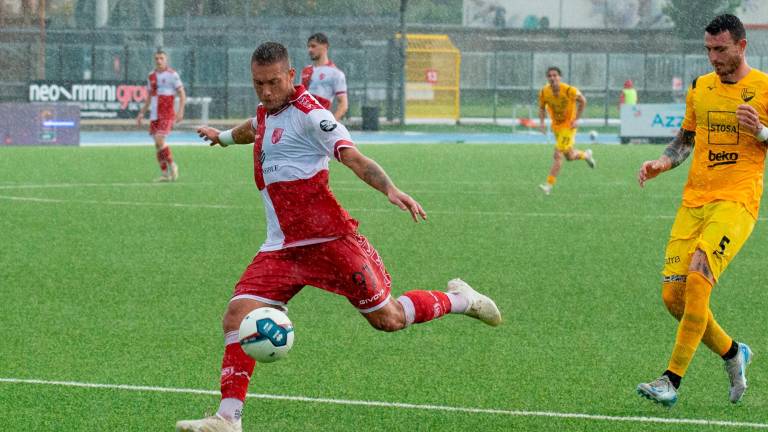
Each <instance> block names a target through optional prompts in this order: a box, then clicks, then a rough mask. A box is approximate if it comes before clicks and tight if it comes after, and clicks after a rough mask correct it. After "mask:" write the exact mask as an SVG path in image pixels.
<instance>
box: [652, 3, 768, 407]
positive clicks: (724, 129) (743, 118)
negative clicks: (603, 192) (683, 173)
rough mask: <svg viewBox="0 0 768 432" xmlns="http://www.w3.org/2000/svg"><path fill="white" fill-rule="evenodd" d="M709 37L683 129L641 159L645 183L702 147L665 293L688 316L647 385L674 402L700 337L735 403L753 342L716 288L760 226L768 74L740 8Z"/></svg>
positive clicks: (672, 308) (671, 251) (677, 312)
mask: <svg viewBox="0 0 768 432" xmlns="http://www.w3.org/2000/svg"><path fill="white" fill-rule="evenodd" d="M704 45H705V46H706V49H707V52H708V56H709V61H710V63H711V64H712V66H713V67H714V68H715V70H714V72H711V73H709V74H706V75H702V76H700V77H698V78H696V79H695V80H693V83H692V84H691V87H690V88H689V89H688V96H687V98H686V101H685V103H686V110H685V119H684V121H683V124H682V128H681V129H680V132H679V133H678V134H677V137H676V138H675V139H674V140H673V141H672V142H671V143H670V144H669V146H667V148H666V150H665V151H664V154H663V155H662V156H661V157H660V158H659V159H656V160H652V161H646V162H644V163H643V165H642V166H641V168H640V172H639V173H638V180H639V182H640V186H643V184H644V183H645V182H646V181H647V180H649V179H652V178H654V177H656V176H657V175H659V174H660V173H662V172H664V171H667V170H669V169H672V168H675V167H676V166H678V165H680V164H681V163H682V162H683V161H684V160H685V159H686V158H687V157H688V155H689V154H690V153H691V152H693V161H692V162H691V169H690V172H689V174H688V182H687V183H686V184H685V189H684V190H683V203H682V206H681V207H680V209H679V210H678V212H677V216H676V218H675V222H674V224H673V225H672V232H671V234H670V238H669V243H668V244H667V249H666V254H665V264H664V270H663V272H662V274H663V283H662V298H663V300H664V303H665V304H666V306H667V309H668V310H669V312H670V313H671V314H672V315H673V316H674V317H675V318H677V319H678V320H679V321H680V324H679V325H678V328H677V337H676V339H675V346H674V349H673V350H672V356H671V358H670V360H669V365H668V366H667V370H666V371H665V372H664V374H663V375H662V376H661V377H660V378H658V379H656V380H655V381H652V382H649V383H643V384H640V385H639V386H638V387H637V391H638V393H639V394H640V395H641V396H644V397H646V398H648V399H651V400H653V401H655V402H658V403H662V404H664V405H667V406H672V405H673V404H674V403H675V402H676V401H677V390H678V388H679V387H680V381H681V379H682V377H683V376H684V375H685V371H686V369H687V368H688V365H689V364H690V362H691V360H692V358H693V355H694V353H695V352H696V349H697V347H698V346H699V344H700V342H704V344H705V345H706V346H707V347H708V348H709V349H710V350H711V351H713V352H714V353H716V354H717V355H719V356H721V357H722V358H723V360H725V370H726V372H727V373H728V378H729V379H730V394H729V398H730V401H731V402H734V403H735V402H738V401H739V400H741V397H742V395H743V394H744V391H745V390H746V389H747V380H746V376H745V372H746V368H747V366H748V365H749V363H750V361H751V360H752V351H751V350H750V348H749V346H747V345H746V344H744V343H739V342H736V341H734V340H733V339H732V338H731V337H730V336H729V335H728V334H727V333H726V332H725V331H724V330H723V329H722V328H721V327H720V326H719V325H718V323H717V321H715V318H714V316H713V315H712V311H711V310H710V309H709V298H710V293H711V291H712V288H713V287H714V285H715V283H717V280H718V278H719V277H720V275H721V274H722V273H723V272H724V271H725V269H726V267H727V266H728V264H729V263H730V262H731V261H732V260H733V258H734V257H735V256H736V254H737V253H738V252H739V250H740V249H741V247H742V246H743V245H744V243H745V242H746V241H747V239H748V238H749V235H750V234H751V233H752V228H754V226H755V221H756V220H757V212H758V208H759V206H760V197H761V196H762V193H763V171H764V168H765V163H764V162H765V155H766V140H767V139H768V126H764V125H765V124H768V74H765V73H764V72H761V71H759V70H757V69H752V68H750V67H749V65H748V64H747V62H746V60H745V51H746V47H747V40H746V32H745V30H744V26H743V25H742V23H741V21H740V20H739V19H738V18H737V17H735V16H733V15H720V16H718V17H716V18H715V19H714V20H712V22H711V23H710V24H709V25H708V26H707V28H706V29H705V34H704Z"/></svg>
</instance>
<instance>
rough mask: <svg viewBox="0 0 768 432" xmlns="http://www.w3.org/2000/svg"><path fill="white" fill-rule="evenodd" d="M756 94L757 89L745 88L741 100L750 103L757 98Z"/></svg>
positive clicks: (742, 90)
mask: <svg viewBox="0 0 768 432" xmlns="http://www.w3.org/2000/svg"><path fill="white" fill-rule="evenodd" d="M755 93H756V92H755V89H754V88H752V87H747V88H743V89H741V100H743V101H744V102H749V101H751V100H752V98H753V97H755Z"/></svg>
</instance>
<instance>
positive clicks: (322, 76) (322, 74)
mask: <svg viewBox="0 0 768 432" xmlns="http://www.w3.org/2000/svg"><path fill="white" fill-rule="evenodd" d="M318 78H319V79H320V81H322V80H323V79H325V74H324V73H322V72H321V73H320V76H319V77H318Z"/></svg>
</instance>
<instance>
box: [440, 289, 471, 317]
mask: <svg viewBox="0 0 768 432" xmlns="http://www.w3.org/2000/svg"><path fill="white" fill-rule="evenodd" d="M445 295H447V296H448V299H449V300H450V301H451V313H464V312H466V311H467V309H469V301H468V300H467V299H466V297H464V296H461V295H458V294H454V293H445Z"/></svg>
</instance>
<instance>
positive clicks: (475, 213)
mask: <svg viewBox="0 0 768 432" xmlns="http://www.w3.org/2000/svg"><path fill="white" fill-rule="evenodd" d="M0 200H8V201H21V202H33V203H52V204H68V203H74V204H96V205H116V206H135V207H172V208H206V209H227V210H230V209H243V210H249V209H251V210H252V209H254V207H247V206H236V205H229V204H184V203H172V202H145V201H99V200H68V199H59V198H38V197H22V196H12V195H0ZM346 210H347V211H349V212H352V213H355V212H360V213H392V212H393V210H396V209H394V208H347V209H346ZM430 214H438V215H469V216H500V217H511V218H537V217H540V218H583V219H663V220H664V219H666V220H672V219H674V218H675V215H672V214H670V215H640V216H638V215H626V214H609V213H601V214H593V213H557V212H512V211H485V210H470V211H460V210H428V211H427V215H430ZM757 220H758V221H766V220H768V218H766V217H759V218H757Z"/></svg>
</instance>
